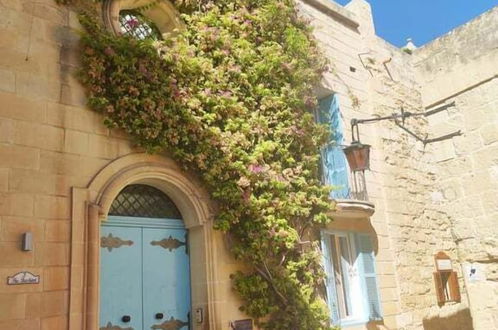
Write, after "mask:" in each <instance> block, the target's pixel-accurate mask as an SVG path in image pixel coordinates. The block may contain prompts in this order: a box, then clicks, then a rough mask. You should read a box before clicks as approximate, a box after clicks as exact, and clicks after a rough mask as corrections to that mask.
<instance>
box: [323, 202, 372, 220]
mask: <svg viewBox="0 0 498 330" xmlns="http://www.w3.org/2000/svg"><path fill="white" fill-rule="evenodd" d="M334 202H335V203H336V208H335V210H334V211H333V212H332V214H333V215H337V216H340V217H344V218H369V217H371V216H372V215H373V214H374V213H375V205H374V204H373V203H371V202H368V201H361V200H354V199H335V200H334Z"/></svg>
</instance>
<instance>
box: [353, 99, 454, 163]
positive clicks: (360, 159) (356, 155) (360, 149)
mask: <svg viewBox="0 0 498 330" xmlns="http://www.w3.org/2000/svg"><path fill="white" fill-rule="evenodd" d="M454 105H455V103H454V102H452V103H450V104H446V105H443V106H441V107H439V108H437V109H434V110H430V111H427V112H419V113H412V112H408V111H404V109H403V108H401V113H393V114H392V115H390V116H385V117H376V118H367V119H352V120H351V135H352V140H351V141H352V142H351V145H349V146H346V147H345V148H344V153H345V154H346V158H347V160H348V163H349V168H350V169H351V171H352V172H357V171H365V170H369V169H370V145H368V144H363V143H361V142H360V132H359V129H358V125H359V124H364V123H370V122H377V121H382V120H393V121H394V123H395V124H396V125H397V126H398V127H400V128H401V129H403V130H404V131H405V132H407V133H408V134H410V135H411V136H413V137H414V138H415V139H417V140H418V141H420V142H422V143H423V144H424V146H425V145H427V144H429V143H433V142H437V141H443V140H447V139H451V138H452V137H455V136H459V135H461V134H462V133H461V132H460V131H457V132H453V133H450V134H447V135H443V136H440V137H437V138H433V139H429V138H427V137H424V138H422V137H420V136H418V135H417V134H416V133H414V132H413V131H411V130H409V129H408V128H407V127H406V126H405V119H406V118H410V117H428V116H431V115H433V114H436V113H438V112H441V111H443V110H446V109H447V108H449V107H452V106H454Z"/></svg>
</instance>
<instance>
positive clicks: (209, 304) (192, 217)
mask: <svg viewBox="0 0 498 330" xmlns="http://www.w3.org/2000/svg"><path fill="white" fill-rule="evenodd" d="M136 183H141V184H147V185H151V186H154V187H156V188H157V189H160V190H162V191H163V192H164V193H166V194H167V195H168V196H170V197H171V199H172V200H173V202H174V203H175V204H176V205H177V207H178V209H179V210H180V212H181V213H182V216H183V219H184V221H185V226H186V228H187V229H188V230H189V236H190V237H189V245H190V246H189V250H190V258H191V279H192V280H191V281H192V310H195V309H197V308H202V309H203V311H204V315H205V316H206V317H205V320H204V322H203V324H198V325H195V327H194V329H215V328H216V324H217V318H219V317H217V314H218V312H219V311H216V308H215V306H216V304H215V302H216V290H215V287H214V284H215V283H216V282H217V277H218V276H217V273H216V265H215V258H214V257H213V256H214V253H215V252H214V249H215V244H214V241H213V239H214V235H213V232H212V230H213V229H212V213H213V212H212V202H210V199H209V197H208V194H207V193H206V192H205V191H204V190H202V189H201V188H200V187H201V186H200V184H198V183H197V182H196V180H195V179H194V178H192V177H190V176H189V175H188V174H187V173H185V172H184V171H182V170H181V169H180V168H179V167H178V166H177V165H176V163H175V162H174V161H173V160H171V159H169V158H166V157H162V156H153V155H147V154H144V153H136V154H130V155H127V156H124V157H122V158H118V159H116V160H114V161H112V162H111V163H109V164H108V165H107V166H106V167H104V168H103V169H102V170H101V171H100V172H99V173H98V174H96V176H95V177H94V178H93V180H92V181H91V182H90V184H89V185H88V186H87V187H84V188H78V187H73V189H72V214H71V225H72V237H71V277H70V297H69V304H70V306H69V330H98V324H99V320H98V317H99V284H100V280H99V262H100V261H99V249H100V239H101V236H100V224H101V221H104V219H105V218H106V217H107V213H108V211H109V209H110V206H111V204H112V201H113V200H114V199H115V198H116V196H117V195H118V193H119V192H120V191H121V190H122V189H123V188H124V187H125V186H127V185H130V184H136Z"/></svg>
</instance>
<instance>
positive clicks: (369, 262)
mask: <svg viewBox="0 0 498 330" xmlns="http://www.w3.org/2000/svg"><path fill="white" fill-rule="evenodd" d="M355 236H356V249H357V253H358V258H359V262H360V264H359V266H360V267H359V273H360V277H361V279H362V281H363V285H362V286H363V293H364V296H365V301H366V307H367V308H366V310H367V313H368V320H381V319H382V310H381V305H380V296H379V287H378V283H377V275H376V272H375V255H374V251H373V245H372V240H371V238H370V236H369V235H367V234H356V235H355Z"/></svg>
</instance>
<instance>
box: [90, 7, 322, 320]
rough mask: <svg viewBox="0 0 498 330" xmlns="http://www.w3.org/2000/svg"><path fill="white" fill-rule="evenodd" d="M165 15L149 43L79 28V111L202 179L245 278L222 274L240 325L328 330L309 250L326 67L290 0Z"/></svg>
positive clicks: (317, 265) (317, 266) (317, 262)
mask: <svg viewBox="0 0 498 330" xmlns="http://www.w3.org/2000/svg"><path fill="white" fill-rule="evenodd" d="M175 5H176V6H177V8H178V9H179V10H180V12H181V13H182V19H183V21H184V23H185V28H184V29H183V30H182V31H180V32H179V33H178V34H175V35H172V36H170V37H168V38H167V39H166V40H162V41H154V42H152V41H147V40H145V41H140V40H136V39H133V38H130V37H126V36H114V35H111V34H109V33H108V32H107V31H106V30H105V29H104V28H102V27H101V26H100V25H99V24H98V23H97V21H96V20H95V19H94V18H92V16H91V15H88V14H86V15H82V19H81V22H82V24H83V26H84V27H85V32H84V34H83V37H82V43H83V50H82V65H83V67H82V70H81V78H82V82H83V83H84V85H85V86H86V87H87V89H88V100H89V101H88V102H89V106H90V107H91V108H92V109H94V110H95V111H98V112H100V113H102V114H103V115H104V118H105V124H106V125H107V126H109V127H111V128H120V129H122V130H124V131H126V132H127V133H128V134H129V135H130V136H131V137H132V138H133V140H134V141H135V143H136V144H137V145H139V146H141V147H143V148H145V149H146V150H147V151H148V152H152V153H161V152H166V153H167V154H168V155H171V156H172V157H174V158H175V160H176V161H177V162H178V163H179V164H181V165H182V166H183V167H184V168H185V169H187V170H188V171H191V172H193V173H196V174H197V175H198V176H199V177H200V178H201V179H202V181H203V183H204V184H205V186H206V187H207V189H208V190H209V192H210V195H211V197H212V199H213V200H214V201H215V202H216V203H217V205H218V209H217V213H216V218H215V226H216V228H217V229H219V230H221V231H223V232H224V233H226V237H227V241H228V242H229V244H230V246H231V250H232V252H233V254H234V256H235V257H236V258H237V259H238V260H240V261H242V262H243V263H245V264H246V265H247V266H248V267H247V269H246V271H244V272H238V273H236V274H233V275H232V280H233V285H234V289H235V291H237V292H238V294H239V295H240V297H241V298H242V300H243V306H242V307H241V309H242V310H243V311H244V312H246V313H247V314H248V315H250V316H252V317H254V318H256V319H259V320H261V324H262V326H263V327H265V328H267V329H303V330H311V329H313V330H315V329H328V328H329V327H328V320H329V316H328V311H327V308H326V306H325V304H324V302H323V301H322V299H320V297H319V294H318V291H319V290H318V289H319V287H320V285H321V283H322V280H323V273H322V267H321V257H320V254H319V252H318V249H317V246H316V242H315V241H314V239H313V238H314V237H315V235H316V228H317V227H318V226H320V225H323V224H325V223H327V222H328V221H329V220H330V219H329V216H328V215H327V214H328V212H329V211H330V209H331V203H330V201H329V198H328V196H329V188H328V187H324V186H322V185H321V183H320V180H319V149H320V146H321V145H323V144H324V143H325V141H326V140H327V138H328V133H327V129H326V128H325V127H324V126H321V125H319V124H316V123H315V121H314V116H313V110H314V109H315V107H316V98H315V96H314V94H313V87H314V86H316V85H317V84H318V81H319V79H320V78H321V74H322V72H323V71H324V70H325V69H326V63H325V61H324V58H323V57H322V56H321V55H320V53H319V51H318V49H317V45H316V43H315V41H314V40H313V38H312V37H311V32H310V30H309V28H308V25H307V23H306V22H305V21H303V20H302V19H301V18H300V17H298V15H297V13H296V8H295V4H294V2H293V1H292V0H216V1H211V0H205V1H202V0H190V1H188V0H183V1H176V3H175Z"/></svg>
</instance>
